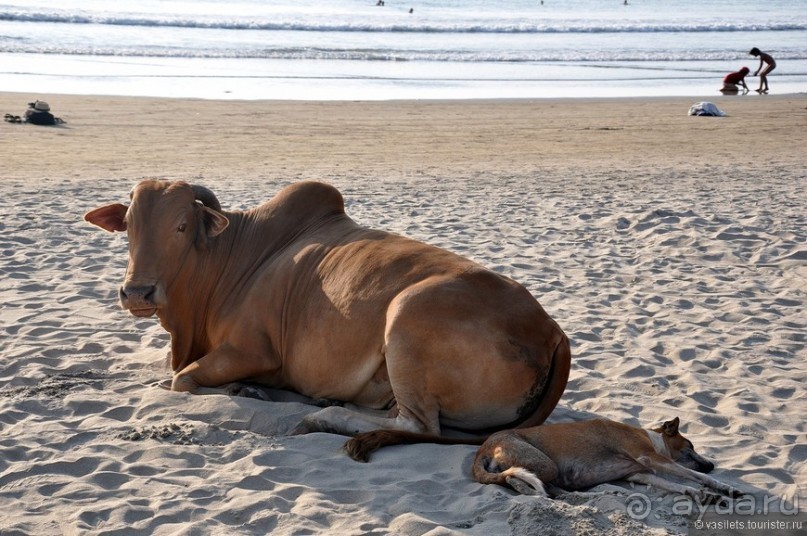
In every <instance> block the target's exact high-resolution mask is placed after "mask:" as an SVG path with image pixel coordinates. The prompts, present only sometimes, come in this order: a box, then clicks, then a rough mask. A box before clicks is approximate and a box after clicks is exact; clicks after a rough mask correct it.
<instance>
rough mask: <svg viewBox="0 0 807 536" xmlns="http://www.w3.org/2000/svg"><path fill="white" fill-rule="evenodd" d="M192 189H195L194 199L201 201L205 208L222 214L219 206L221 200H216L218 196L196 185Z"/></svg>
mask: <svg viewBox="0 0 807 536" xmlns="http://www.w3.org/2000/svg"><path fill="white" fill-rule="evenodd" d="M191 188H192V189H193V195H194V197H196V199H198V200H199V201H201V202H202V204H203V205H204V206H206V207H208V208H212V209H213V210H217V211H219V212H221V204H219V200H218V199H216V194H214V193H213V192H212V191H211V190H210V189H208V188H205V187H204V186H198V185H196V184H192V185H191Z"/></svg>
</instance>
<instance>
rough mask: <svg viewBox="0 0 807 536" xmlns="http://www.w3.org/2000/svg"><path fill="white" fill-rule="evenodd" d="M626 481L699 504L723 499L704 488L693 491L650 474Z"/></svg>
mask: <svg viewBox="0 0 807 536" xmlns="http://www.w3.org/2000/svg"><path fill="white" fill-rule="evenodd" d="M626 480H628V481H629V482H636V483H637V484H645V485H647V486H650V487H652V488H656V489H660V490H664V491H669V492H671V493H679V494H681V495H686V496H688V497H691V498H692V499H693V500H695V501H697V502H698V503H700V504H706V503H710V502H715V501H719V500H721V499H722V498H723V496H722V495H720V494H717V493H713V492H711V491H709V490H707V489H705V488H700V489H695V488H693V487H691V486H686V485H684V484H678V483H676V482H671V481H669V480H667V479H666V478H662V477H660V476H657V475H653V474H650V473H636V474H634V475H631V476H629V477H628V478H627V479H626Z"/></svg>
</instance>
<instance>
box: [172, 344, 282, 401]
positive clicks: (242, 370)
mask: <svg viewBox="0 0 807 536" xmlns="http://www.w3.org/2000/svg"><path fill="white" fill-rule="evenodd" d="M267 365H268V364H267V363H266V362H265V360H263V359H260V358H255V357H254V356H246V355H244V354H243V353H242V352H239V351H238V350H237V349H235V348H233V347H232V346H229V345H224V346H220V347H219V348H217V349H215V350H213V351H212V352H210V353H209V354H207V355H205V356H204V357H202V358H201V359H199V360H197V361H194V362H193V363H191V364H190V365H188V366H187V367H185V368H184V369H182V370H180V371H179V372H177V373H176V374H174V379H173V381H172V382H171V390H172V391H185V392H190V393H193V392H196V391H197V390H198V389H199V388H200V387H219V386H222V385H225V384H228V383H233V382H238V381H242V380H248V379H250V378H254V377H256V376H259V375H261V374H263V373H265V372H266V371H267V368H268V367H267Z"/></svg>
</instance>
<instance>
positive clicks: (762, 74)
mask: <svg viewBox="0 0 807 536" xmlns="http://www.w3.org/2000/svg"><path fill="white" fill-rule="evenodd" d="M749 54H751V55H752V56H754V57H758V58H759V68H758V69H757V72H755V73H754V76H756V75H759V89H758V90H757V93H767V92H768V75H769V74H770V72H771V71H773V70H774V69H776V60H775V59H773V56H771V55H770V54H766V53H765V52H762V51H761V50H760V49H758V48H757V47H754V48H752V49H751V52H749ZM763 66H764V68H763Z"/></svg>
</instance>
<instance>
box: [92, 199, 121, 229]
mask: <svg viewBox="0 0 807 536" xmlns="http://www.w3.org/2000/svg"><path fill="white" fill-rule="evenodd" d="M127 209H128V207H127V206H126V205H121V204H120V203H115V204H112V205H107V206H105V207H99V208H97V209H95V210H91V211H89V212H88V213H86V214H85V215H84V220H85V221H88V222H90V223H92V224H93V225H97V226H98V227H100V228H101V229H105V230H107V231H109V232H110V233H112V232H115V231H120V232H123V231H125V230H126V219H125V218H126V210H127Z"/></svg>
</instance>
